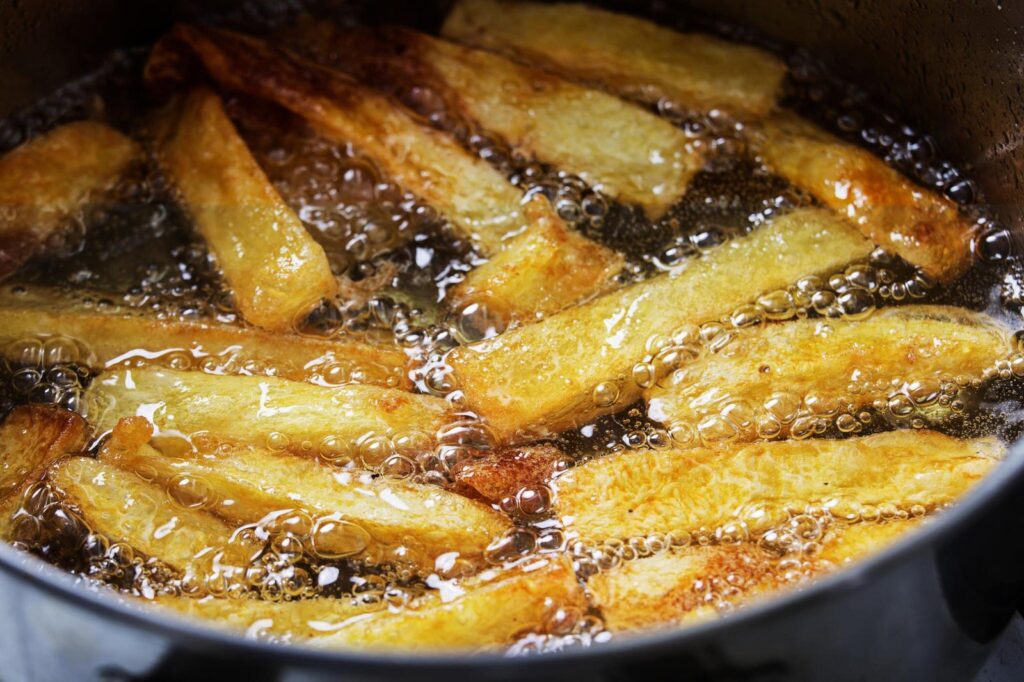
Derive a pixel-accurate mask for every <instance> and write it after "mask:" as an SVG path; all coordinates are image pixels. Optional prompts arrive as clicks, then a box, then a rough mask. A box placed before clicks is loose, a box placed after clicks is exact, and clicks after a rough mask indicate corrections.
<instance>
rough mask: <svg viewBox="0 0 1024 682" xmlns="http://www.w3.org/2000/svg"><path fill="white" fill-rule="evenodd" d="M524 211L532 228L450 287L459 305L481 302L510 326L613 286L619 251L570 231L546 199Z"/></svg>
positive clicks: (619, 267)
mask: <svg viewBox="0 0 1024 682" xmlns="http://www.w3.org/2000/svg"><path fill="white" fill-rule="evenodd" d="M524 212H525V214H526V216H527V217H528V219H529V221H530V229H529V230H527V231H526V233H525V234H522V235H520V236H518V237H516V238H515V239H514V240H512V241H511V242H509V244H508V247H507V248H506V249H505V250H504V251H502V252H501V253H499V254H497V255H495V256H493V257H492V258H491V259H490V260H489V261H487V262H486V263H484V264H483V265H479V266H477V267H476V268H474V269H473V270H471V271H470V272H469V274H468V275H466V279H465V280H463V281H462V282H460V283H459V284H458V285H456V286H455V287H454V288H453V289H452V290H451V291H450V295H451V299H450V301H451V303H450V305H451V306H452V307H453V308H454V309H456V310H461V311H465V310H466V309H467V308H468V307H469V306H470V305H473V304H476V305H480V306H483V308H484V309H485V310H486V311H487V314H488V316H489V317H492V318H496V319H498V320H501V321H502V322H504V323H505V324H508V323H510V322H513V321H522V322H530V321H534V320H537V319H540V318H542V317H545V316H548V315H551V314H554V313H557V312H558V311H559V310H562V309H564V308H566V307H568V306H570V305H572V304H573V303H576V302H577V301H581V300H585V299H587V298H589V297H591V296H593V295H596V294H599V293H601V292H602V291H604V290H608V289H611V288H612V287H613V282H612V277H613V276H614V275H616V274H617V273H618V272H619V271H621V270H622V266H623V264H624V262H625V259H624V258H623V257H622V256H621V255H620V254H618V253H615V252H614V251H611V250H610V249H606V248H605V247H603V246H601V245H599V244H597V243H595V242H592V241H590V240H589V239H587V238H586V237H584V236H583V235H581V234H579V233H578V232H574V231H572V230H570V229H568V228H567V227H566V225H565V223H564V222H563V221H562V219H561V218H559V217H558V215H557V214H556V213H555V211H554V209H552V208H551V204H549V203H548V201H547V199H544V198H543V197H535V198H533V199H532V200H530V202H529V203H528V204H527V205H526V206H525V208H524Z"/></svg>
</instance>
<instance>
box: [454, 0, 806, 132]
mask: <svg viewBox="0 0 1024 682" xmlns="http://www.w3.org/2000/svg"><path fill="white" fill-rule="evenodd" d="M441 33H442V35H444V36H445V37H448V38H452V39H454V40H459V41H462V42H466V43H469V44H472V45H477V46H480V47H484V48H487V49H491V50H495V51H498V52H503V53H506V54H509V55H512V56H514V57H518V58H520V59H523V60H524V61H528V62H533V63H537V64H540V65H549V66H550V67H552V68H553V69H554V70H556V71H559V72H561V73H565V74H568V75H571V76H574V77H577V78H580V79H583V80H585V81H589V82H593V83H598V84H601V85H603V86H604V87H606V88H608V89H609V90H612V91H613V92H618V93H620V94H622V95H624V96H626V97H630V98H633V99H638V100H640V101H643V102H647V103H651V104H654V103H657V102H659V101H662V100H667V101H669V102H671V103H672V105H673V106H674V107H676V108H678V109H683V110H690V111H697V112H706V111H710V110H712V109H723V110H725V111H728V112H733V113H734V114H736V115H740V116H744V117H758V116H763V115H764V114H766V113H767V112H769V111H771V110H772V109H773V108H774V107H775V101H776V99H777V98H778V94H779V90H780V87H781V85H782V79H783V77H784V76H785V74H786V67H785V65H784V64H783V63H782V61H781V60H779V59H778V58H777V57H775V56H773V55H771V54H769V53H768V52H765V51H764V50H759V49H757V48H753V47H749V46H745V45H738V44H735V43H730V42H727V41H724V40H720V39H718V38H713V37H711V36H708V35H703V34H696V33H678V32H676V31H673V30H672V29H669V28H664V27H661V26H658V25H657V24H654V23H652V22H650V21H646V20H644V19H640V18H637V17H631V16H628V15H624V14H616V13H614V12H608V11H606V10H602V9H598V8H596V7H591V6H588V5H584V4H576V3H556V4H541V3H536V2H500V1H498V0H459V2H457V3H456V4H455V7H454V9H453V10H452V12H451V14H449V15H448V19H447V20H446V21H445V24H444V28H443V29H441Z"/></svg>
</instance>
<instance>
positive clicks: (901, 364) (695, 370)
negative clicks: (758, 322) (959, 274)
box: [644, 305, 1011, 444]
mask: <svg viewBox="0 0 1024 682" xmlns="http://www.w3.org/2000/svg"><path fill="white" fill-rule="evenodd" d="M1010 350H1011V342H1010V334H1009V331H1008V330H1007V329H1005V328H1004V327H1003V326H1002V325H1000V324H999V323H997V322H996V321H995V320H994V319H992V318H990V317H988V316H987V315H983V314H978V313H972V312H970V311H967V310H964V309H963V308H953V307H950V306H931V305H920V306H901V307H896V308H887V309H883V310H881V311H879V312H877V313H875V314H873V315H872V316H871V317H869V318H867V319H865V320H860V321H852V320H820V319H819V320H797V321H793V322H786V323H783V324H775V325H765V326H763V327H762V328H761V329H758V330H756V331H754V332H752V333H750V334H748V335H745V336H744V337H743V338H742V339H741V340H738V341H737V342H736V343H732V344H729V345H728V346H726V347H725V348H724V349H723V350H722V351H720V352H718V353H714V354H710V353H709V354H706V355H704V356H702V357H701V358H699V359H697V360H696V361H694V362H691V363H688V364H687V365H685V366H684V367H682V368H680V369H678V370H676V371H675V373H674V374H673V375H672V376H671V377H670V378H668V379H666V380H665V381H663V382H662V383H663V385H662V386H656V387H653V388H651V389H648V390H647V391H646V392H645V394H644V396H645V398H646V399H647V414H648V416H650V417H651V418H652V419H654V420H655V421H659V422H661V423H663V424H666V425H670V426H676V425H683V426H688V427H690V428H691V429H693V430H694V431H695V432H696V433H697V435H698V436H699V437H700V438H701V439H702V440H703V441H704V442H705V444H712V443H713V442H714V441H715V439H716V438H722V437H728V438H730V439H736V438H738V439H741V440H754V439H756V438H759V437H760V438H778V437H786V436H787V435H789V434H791V433H797V432H800V431H806V430H807V429H808V428H811V425H812V424H813V423H814V422H815V420H816V419H817V418H831V419H834V418H835V416H836V415H837V414H842V413H845V414H851V415H856V414H857V411H859V410H860V409H862V408H865V407H871V406H872V404H873V403H874V402H875V401H877V400H884V401H885V402H886V404H887V405H888V404H891V405H893V408H894V409H893V411H892V412H891V414H892V416H893V417H897V418H900V417H906V416H908V415H909V414H912V413H913V414H915V415H918V414H920V410H924V409H926V408H931V407H933V406H935V405H937V404H938V401H939V399H940V397H941V395H942V384H941V379H942V378H943V377H945V378H946V380H947V382H948V381H951V380H952V379H953V378H954V377H958V376H959V377H965V378H971V379H980V378H981V377H982V376H983V375H984V373H985V371H986V370H989V369H991V368H993V367H994V366H995V364H996V362H997V361H998V360H1000V359H1002V358H1004V357H1006V356H1007V354H1008V353H1009V352H1010Z"/></svg>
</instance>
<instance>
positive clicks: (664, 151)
mask: <svg viewBox="0 0 1024 682" xmlns="http://www.w3.org/2000/svg"><path fill="white" fill-rule="evenodd" d="M296 32H297V35H296V37H295V39H294V41H293V44H295V45H296V49H299V50H301V51H304V53H312V54H315V55H316V58H317V59H321V60H324V61H326V62H327V63H329V64H331V65H332V66H336V67H337V68H340V69H342V70H345V71H348V72H349V73H353V74H355V75H356V76H357V77H359V78H361V79H362V80H363V81H364V82H366V83H367V84H368V85H372V86H375V87H384V88H388V89H392V90H394V89H399V90H400V89H402V88H407V87H408V86H409V84H410V83H422V84H423V85H424V86H425V87H429V88H430V89H431V90H432V91H434V92H435V94H436V95H438V96H440V97H441V98H442V99H443V100H444V101H445V103H446V106H447V107H449V109H450V111H451V113H455V114H457V115H459V116H460V117H463V118H465V119H467V120H469V121H471V122H475V123H477V124H478V125H479V126H480V127H481V128H482V129H483V130H485V131H488V132H491V133H497V134H498V135H500V136H501V137H502V138H503V139H504V140H505V141H506V142H508V143H509V144H510V145H511V146H512V147H513V148H516V149H518V150H520V151H521V152H524V153H526V154H528V155H530V156H531V157H533V158H535V159H537V160H538V161H541V162H543V163H547V164H550V165H552V166H555V167H557V168H559V169H562V170H565V171H568V172H571V173H574V174H576V175H578V176H579V177H581V178H582V179H583V180H584V181H586V182H587V183H588V184H590V185H591V186H592V187H595V188H596V189H599V190H600V191H602V192H604V193H605V194H607V195H609V196H611V197H614V198H616V199H619V200H620V201H623V202H626V203H632V204H639V205H640V206H642V207H643V208H644V209H645V211H646V212H647V215H648V216H649V217H650V218H652V219H653V218H657V217H659V216H660V215H661V214H662V213H663V212H664V211H665V209H667V208H668V207H669V206H671V205H672V204H673V203H675V202H676V201H678V200H679V198H680V197H681V196H682V194H683V192H684V191H685V189H686V186H687V184H688V183H689V181H690V178H691V177H692V176H693V174H694V173H696V171H698V170H699V169H700V168H701V166H702V165H703V153H702V151H701V150H700V149H699V148H695V147H694V146H693V145H692V144H691V142H690V141H689V139H688V138H687V136H686V134H685V133H683V131H682V130H680V129H679V128H677V127H676V126H673V125H672V124H670V123H668V122H667V121H665V120H663V119H661V118H659V117H658V116H655V115H654V114H652V113H650V112H649V111H647V110H645V109H644V108H643V107H640V106H638V105H635V104H631V103H629V102H626V101H624V100H622V99H619V98H618V97H615V96H614V95H609V94H607V93H605V92H603V91H601V90H596V89H592V88H586V87H582V86H580V85H576V84H574V83H572V82H570V81H568V80H565V79H563V78H560V77H559V76H555V75H552V74H550V73H546V72H544V71H542V70H540V69H535V68H531V67H528V66H522V65H519V64H517V63H515V62H513V61H511V60H509V59H507V58H505V57H502V56H499V55H496V54H493V53H489V52H485V51H482V50H476V49H473V48H468V47H465V46H462V45H458V44H456V43H451V42H448V41H446V40H439V39H437V38H433V37H431V36H428V35H426V34H423V33H418V32H416V31H412V30H409V29H406V28H401V27H389V28H385V29H380V30H377V31H366V30H350V29H341V28H339V27H338V26H336V25H335V24H331V23H329V22H319V23H312V22H307V23H305V24H303V25H300V26H299V27H298V28H297V29H296Z"/></svg>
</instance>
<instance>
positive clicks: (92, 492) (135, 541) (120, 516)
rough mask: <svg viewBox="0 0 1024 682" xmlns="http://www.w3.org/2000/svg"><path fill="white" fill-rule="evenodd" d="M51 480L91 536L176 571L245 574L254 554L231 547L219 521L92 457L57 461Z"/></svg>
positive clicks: (227, 529) (226, 529)
mask: <svg viewBox="0 0 1024 682" xmlns="http://www.w3.org/2000/svg"><path fill="white" fill-rule="evenodd" d="M47 480H48V481H49V482H50V483H51V484H52V485H53V487H54V488H55V489H56V490H57V492H58V494H59V495H60V496H61V498H62V500H63V501H64V503H65V504H67V505H68V506H69V507H71V508H72V509H73V510H74V511H76V512H77V513H78V514H80V515H81V516H82V518H83V519H84V520H85V522H86V524H87V525H88V526H89V528H90V529H91V530H92V532H94V533H98V534H100V535H102V536H104V537H106V538H107V539H109V540H110V541H111V542H124V543H127V544H128V545H130V546H131V547H132V548H134V549H136V550H138V551H140V552H142V553H143V554H145V555H147V556H149V557H153V558H156V559H159V560H160V561H162V562H163V563H165V564H167V565H168V566H169V567H171V568H172V569H175V570H177V571H181V572H186V571H198V572H200V574H201V573H202V571H204V569H205V567H207V566H213V565H219V566H224V567H230V568H233V569H236V570H237V569H244V568H245V567H246V566H248V565H249V561H250V559H251V555H252V553H253V552H254V549H253V548H246V547H244V546H243V545H242V544H240V543H236V542H232V541H231V536H232V533H233V530H234V529H233V528H231V527H230V526H228V525H227V524H225V523H224V522H223V521H221V520H220V519H218V518H216V517H214V516H213V515H211V514H208V513H206V512H204V511H201V510H197V509H190V508H188V507H185V506H183V505H181V504H179V503H178V502H176V501H174V500H173V499H171V497H170V496H169V494H168V493H167V491H165V490H164V489H163V488H161V487H159V486H156V485H153V484H152V483H147V482H146V481H144V480H142V479H141V478H140V477H139V476H137V475H135V474H133V473H129V472H127V471H123V470H121V469H119V468H117V467H115V466H113V465H111V464H107V463H105V462H100V461H99V460H96V459H93V458H91V457H70V458H68V459H64V460H61V461H60V462H57V463H56V464H55V465H54V466H53V467H51V468H50V470H49V471H48V472H47ZM200 567H203V568H200Z"/></svg>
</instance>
